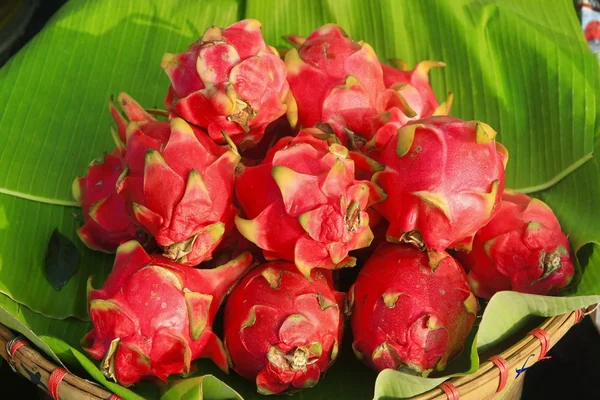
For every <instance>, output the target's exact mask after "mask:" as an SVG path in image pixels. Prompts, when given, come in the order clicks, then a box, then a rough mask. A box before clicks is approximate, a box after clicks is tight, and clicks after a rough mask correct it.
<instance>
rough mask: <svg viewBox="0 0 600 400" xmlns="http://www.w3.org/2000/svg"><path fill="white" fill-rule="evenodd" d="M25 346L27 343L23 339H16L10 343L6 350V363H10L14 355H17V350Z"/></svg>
mask: <svg viewBox="0 0 600 400" xmlns="http://www.w3.org/2000/svg"><path fill="white" fill-rule="evenodd" d="M26 344H27V341H26V340H25V339H17V340H15V341H14V342H12V344H11V346H10V348H9V349H8V362H10V363H12V362H13V357H14V356H15V354H17V350H19V349H20V348H21V347H23V346H25V345H26Z"/></svg>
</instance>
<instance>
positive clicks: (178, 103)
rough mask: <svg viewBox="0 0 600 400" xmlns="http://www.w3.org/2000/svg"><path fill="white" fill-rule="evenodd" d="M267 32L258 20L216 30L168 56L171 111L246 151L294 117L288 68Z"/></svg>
mask: <svg viewBox="0 0 600 400" xmlns="http://www.w3.org/2000/svg"><path fill="white" fill-rule="evenodd" d="M261 29H262V27H261V24H260V22H258V21H257V20H254V19H246V20H243V21H240V22H237V23H235V24H233V25H231V26H230V27H228V28H224V29H221V28H219V27H217V26H211V27H210V28H208V29H207V30H206V32H204V35H203V36H202V37H201V38H200V39H199V40H198V41H197V42H195V43H193V44H192V45H191V46H190V47H189V48H188V49H187V51H186V52H185V53H181V54H165V55H164V57H163V59H162V64H161V65H162V67H163V69H164V70H165V72H166V73H167V75H168V76H169V78H170V80H171V86H170V88H169V92H168V94H167V97H166V98H165V106H166V107H167V109H168V110H169V111H171V112H172V113H174V114H175V115H177V116H179V117H181V118H183V119H185V120H186V121H188V122H189V123H191V124H194V125H197V126H199V127H202V128H204V129H207V130H208V133H209V135H210V136H211V137H212V138H213V139H214V140H215V141H217V142H219V143H221V144H224V143H225V141H224V139H223V135H222V133H221V132H222V131H225V132H226V133H227V134H228V135H229V136H230V137H231V139H232V140H233V141H234V142H235V143H236V144H237V145H239V147H240V149H245V148H247V147H252V146H254V145H255V144H256V143H257V142H259V141H260V139H261V138H262V136H263V134H264V131H265V128H266V127H267V125H268V124H269V123H271V122H273V121H275V120H276V119H277V118H279V117H280V116H282V115H284V114H286V112H288V111H289V112H290V115H294V112H293V110H294V109H295V107H296V106H295V100H294V98H293V96H292V95H291V92H290V90H289V85H288V82H287V80H286V76H287V74H286V69H285V64H284V63H283V61H282V60H281V58H280V57H279V55H278V53H277V51H275V50H274V49H273V48H271V47H269V46H268V45H267V44H266V43H265V41H264V39H263V37H262V34H261ZM291 123H292V125H294V123H295V121H293V120H292V121H291Z"/></svg>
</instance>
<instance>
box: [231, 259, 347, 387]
mask: <svg viewBox="0 0 600 400" xmlns="http://www.w3.org/2000/svg"><path fill="white" fill-rule="evenodd" d="M331 275H332V273H331V271H327V270H313V271H311V279H310V280H309V279H307V278H306V277H304V276H303V275H302V274H300V273H299V272H298V270H297V269H296V267H295V266H294V264H293V263H289V262H283V261H273V262H270V263H266V264H263V265H262V266H260V267H258V268H255V269H253V270H252V271H251V272H250V273H249V274H248V275H246V276H245V277H244V278H243V279H242V281H241V282H240V283H239V284H238V285H237V286H236V287H235V288H234V290H233V292H232V293H231V295H230V296H229V298H228V299H227V303H226V305H225V322H224V326H225V333H224V337H225V338H224V344H225V347H226V349H227V352H228V354H229V355H230V358H231V362H232V364H233V367H232V368H233V369H234V370H235V371H236V372H237V373H239V374H240V375H242V376H243V377H245V378H246V379H249V380H251V381H255V382H256V386H257V388H258V392H259V393H261V394H278V393H282V392H295V391H298V390H301V389H303V388H308V387H312V386H314V385H316V384H317V382H318V380H319V378H320V376H321V374H323V373H324V372H325V370H326V369H327V368H329V366H330V365H331V364H332V363H333V361H334V360H335V359H336V356H337V353H338V349H339V346H340V343H341V340H342V333H343V325H344V316H343V313H342V310H343V305H344V301H345V294H344V293H341V292H337V291H335V289H334V288H333V282H332V276H331Z"/></svg>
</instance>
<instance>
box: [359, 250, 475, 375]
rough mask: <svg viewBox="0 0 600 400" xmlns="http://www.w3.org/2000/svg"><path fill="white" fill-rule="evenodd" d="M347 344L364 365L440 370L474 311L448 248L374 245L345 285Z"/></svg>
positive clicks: (465, 332)
mask: <svg viewBox="0 0 600 400" xmlns="http://www.w3.org/2000/svg"><path fill="white" fill-rule="evenodd" d="M348 303H349V307H350V311H351V317H350V318H351V324H352V332H353V335H354V342H353V344H352V347H353V349H354V352H355V354H356V356H357V357H358V358H359V359H360V360H361V361H362V362H364V363H365V364H366V365H368V366H369V367H371V368H373V369H375V370H377V371H381V370H383V369H385V368H392V369H408V370H411V371H412V373H417V374H419V375H421V376H427V375H428V374H429V373H430V372H431V371H432V370H433V369H435V370H438V371H441V370H443V369H444V368H445V367H446V364H447V362H448V361H449V360H450V359H452V357H454V356H457V355H458V354H459V353H460V352H461V351H462V349H463V344H464V341H465V339H466V338H467V336H468V334H469V332H470V330H471V328H472V327H473V324H474V322H475V318H476V314H477V299H476V298H475V296H474V295H473V293H471V290H470V289H469V285H468V282H467V277H466V275H465V273H464V271H463V270H462V267H461V266H460V265H459V264H458V263H457V262H456V261H455V260H454V259H453V258H452V257H451V256H450V255H448V254H447V253H445V252H444V253H427V252H423V251H419V250H417V249H415V248H414V247H413V246H409V245H404V244H391V243H384V244H382V245H381V246H379V247H378V248H377V249H376V250H375V252H374V253H373V255H372V256H371V258H370V259H369V260H368V261H367V263H366V264H365V266H364V267H363V269H362V270H361V272H360V274H359V276H358V278H357V280H356V282H355V284H354V285H353V286H352V287H351V288H350V292H349V294H348Z"/></svg>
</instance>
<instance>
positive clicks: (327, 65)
mask: <svg viewBox="0 0 600 400" xmlns="http://www.w3.org/2000/svg"><path fill="white" fill-rule="evenodd" d="M288 40H289V41H290V42H292V43H293V44H296V45H298V46H299V47H298V48H297V49H291V50H289V51H288V52H287V53H286V55H285V64H286V66H287V70H288V81H289V82H290V88H291V90H292V93H293V95H294V97H295V99H296V102H297V106H298V109H297V112H298V117H297V119H298V125H299V126H300V127H304V128H310V127H314V126H316V125H317V124H319V123H326V124H329V125H331V127H332V128H333V130H334V131H335V133H336V135H337V136H338V137H339V138H340V140H342V142H343V143H349V144H352V145H354V146H356V144H354V142H356V141H359V142H364V140H368V139H370V138H371V137H372V135H373V132H374V131H373V126H372V120H373V119H374V118H376V117H377V116H378V115H379V114H381V113H382V112H384V111H386V110H387V109H389V108H390V107H398V108H399V109H403V110H406V111H407V112H408V109H407V108H406V104H407V103H406V101H405V99H403V98H402V96H401V94H400V93H399V92H397V91H395V90H391V89H386V88H385V85H384V80H383V72H382V69H381V65H380V63H379V61H378V59H377V55H376V54H375V52H374V51H373V49H372V48H371V46H369V45H368V44H366V43H363V42H355V41H353V40H352V39H350V38H349V37H348V35H346V33H345V32H344V31H343V30H342V29H341V28H340V27H339V26H337V25H334V24H327V25H324V26H322V27H320V28H318V29H316V30H315V31H314V32H312V33H311V34H310V35H309V36H308V37H307V38H306V39H304V38H302V37H300V36H288Z"/></svg>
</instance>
